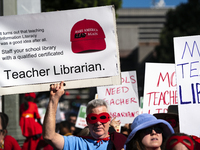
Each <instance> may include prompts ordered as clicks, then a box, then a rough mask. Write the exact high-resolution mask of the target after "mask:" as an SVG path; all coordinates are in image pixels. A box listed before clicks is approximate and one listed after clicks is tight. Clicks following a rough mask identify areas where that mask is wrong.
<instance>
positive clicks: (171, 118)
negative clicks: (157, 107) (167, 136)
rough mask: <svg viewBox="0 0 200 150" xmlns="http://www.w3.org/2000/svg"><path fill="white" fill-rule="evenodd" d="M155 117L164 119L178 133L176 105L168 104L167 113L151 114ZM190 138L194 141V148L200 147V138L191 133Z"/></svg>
mask: <svg viewBox="0 0 200 150" xmlns="http://www.w3.org/2000/svg"><path fill="white" fill-rule="evenodd" d="M153 115H154V116H155V117H156V118H157V119H164V120H166V121H167V122H169V123H170V124H171V126H172V127H173V129H174V131H175V133H180V127H179V115H178V105H169V106H168V110H167V113H156V114H153ZM191 137H192V139H193V140H194V141H195V149H200V138H199V137H197V136H194V135H191Z"/></svg>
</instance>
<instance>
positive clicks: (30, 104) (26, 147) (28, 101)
mask: <svg viewBox="0 0 200 150" xmlns="http://www.w3.org/2000/svg"><path fill="white" fill-rule="evenodd" d="M24 98H25V102H24V103H23V104H22V105H21V106H20V127H21V131H22V135H23V136H25V137H26V140H25V142H24V144H23V146H22V149H23V150H35V149H36V147H37V144H38V142H39V141H40V140H42V136H41V135H42V125H41V122H40V115H39V113H38V107H37V104H36V103H35V102H34V100H35V98H36V94H35V93H26V94H25V95H24ZM35 119H37V121H35Z"/></svg>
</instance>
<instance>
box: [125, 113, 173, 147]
mask: <svg viewBox="0 0 200 150" xmlns="http://www.w3.org/2000/svg"><path fill="white" fill-rule="evenodd" d="M131 130H132V131H131V133H130V134H129V136H128V138H127V140H126V142H125V146H124V149H125V150H161V147H162V144H163V141H164V140H165V139H166V138H167V137H168V136H170V135H171V134H173V133H174V130H173V128H172V127H171V125H170V124H169V123H168V122H167V121H165V120H162V119H157V118H156V117H154V116H153V115H151V114H140V115H139V116H137V117H136V118H135V119H134V121H133V123H132V125H131Z"/></svg>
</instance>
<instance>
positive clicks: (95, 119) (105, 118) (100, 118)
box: [86, 112, 111, 124]
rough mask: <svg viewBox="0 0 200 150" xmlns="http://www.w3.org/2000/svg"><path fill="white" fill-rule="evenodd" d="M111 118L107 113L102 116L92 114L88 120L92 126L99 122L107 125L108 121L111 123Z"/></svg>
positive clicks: (88, 116) (101, 114)
mask: <svg viewBox="0 0 200 150" xmlns="http://www.w3.org/2000/svg"><path fill="white" fill-rule="evenodd" d="M110 118H111V117H110V115H109V114H108V113H106V112H105V113H100V114H94V113H91V114H88V115H87V118H86V120H87V122H89V123H90V124H95V123H97V122H98V121H99V122H101V123H107V122H108V121H110Z"/></svg>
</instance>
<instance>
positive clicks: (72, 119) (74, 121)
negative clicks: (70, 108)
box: [69, 116, 76, 124]
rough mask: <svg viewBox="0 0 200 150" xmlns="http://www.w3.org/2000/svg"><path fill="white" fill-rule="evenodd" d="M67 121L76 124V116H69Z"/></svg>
mask: <svg viewBox="0 0 200 150" xmlns="http://www.w3.org/2000/svg"><path fill="white" fill-rule="evenodd" d="M69 122H71V123H73V124H76V116H70V118H69Z"/></svg>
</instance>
